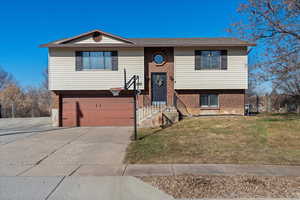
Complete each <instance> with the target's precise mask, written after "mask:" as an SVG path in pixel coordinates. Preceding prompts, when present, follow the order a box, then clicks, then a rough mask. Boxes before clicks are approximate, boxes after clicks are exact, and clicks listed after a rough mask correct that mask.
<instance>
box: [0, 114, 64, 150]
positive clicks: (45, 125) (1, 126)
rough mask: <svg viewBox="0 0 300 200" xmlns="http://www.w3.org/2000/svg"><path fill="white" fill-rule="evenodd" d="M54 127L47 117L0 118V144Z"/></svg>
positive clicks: (53, 128)
mask: <svg viewBox="0 0 300 200" xmlns="http://www.w3.org/2000/svg"><path fill="white" fill-rule="evenodd" d="M55 129H60V128H58V127H53V126H52V125H51V119H50V118H49V117H37V118H0V145H1V144H7V143H10V142H14V141H16V140H18V139H22V138H25V137H29V136H32V135H36V134H42V133H44V132H46V131H50V130H55Z"/></svg>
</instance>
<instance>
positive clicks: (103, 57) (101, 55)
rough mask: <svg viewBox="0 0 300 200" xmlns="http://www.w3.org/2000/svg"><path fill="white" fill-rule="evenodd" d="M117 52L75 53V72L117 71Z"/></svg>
mask: <svg viewBox="0 0 300 200" xmlns="http://www.w3.org/2000/svg"><path fill="white" fill-rule="evenodd" d="M117 56H118V55H117V51H77V52H76V70H77V71H81V70H118V57H117Z"/></svg>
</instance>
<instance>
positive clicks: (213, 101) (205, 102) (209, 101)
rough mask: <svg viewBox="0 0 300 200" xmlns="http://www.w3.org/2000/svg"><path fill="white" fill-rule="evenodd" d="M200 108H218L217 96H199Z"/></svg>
mask: <svg viewBox="0 0 300 200" xmlns="http://www.w3.org/2000/svg"><path fill="white" fill-rule="evenodd" d="M200 106H201V107H219V95H217V94H201V95H200Z"/></svg>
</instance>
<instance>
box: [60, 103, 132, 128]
mask: <svg viewBox="0 0 300 200" xmlns="http://www.w3.org/2000/svg"><path fill="white" fill-rule="evenodd" d="M62 103H63V104H62V107H63V112H62V125H63V126H132V125H133V99H132V97H65V98H63V99H62Z"/></svg>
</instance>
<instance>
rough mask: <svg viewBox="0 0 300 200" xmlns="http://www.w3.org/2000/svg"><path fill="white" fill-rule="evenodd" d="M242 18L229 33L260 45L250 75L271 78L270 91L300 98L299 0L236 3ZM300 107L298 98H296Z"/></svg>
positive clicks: (248, 0) (261, 78) (268, 79)
mask: <svg viewBox="0 0 300 200" xmlns="http://www.w3.org/2000/svg"><path fill="white" fill-rule="evenodd" d="M238 12H239V13H240V14H241V15H242V17H241V18H242V19H244V20H241V21H239V22H237V23H234V24H232V26H231V28H230V29H229V31H230V32H233V33H237V34H238V35H239V36H240V37H241V38H242V39H246V40H250V41H253V42H256V43H258V44H259V45H260V50H259V51H260V52H261V56H260V59H259V60H258V61H257V62H256V63H255V64H254V68H253V70H252V72H254V73H253V75H254V76H255V78H257V80H260V81H271V83H272V86H273V90H277V91H279V92H281V93H285V94H288V95H290V96H291V97H292V98H296V99H299V98H300V1H299V0H247V2H246V3H243V4H240V6H239V8H238ZM299 106H300V101H299Z"/></svg>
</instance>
